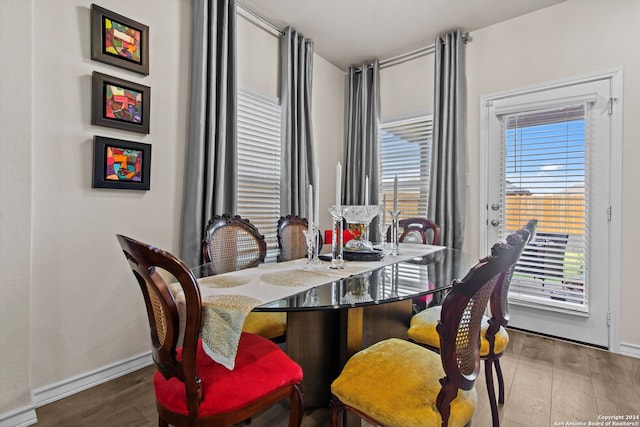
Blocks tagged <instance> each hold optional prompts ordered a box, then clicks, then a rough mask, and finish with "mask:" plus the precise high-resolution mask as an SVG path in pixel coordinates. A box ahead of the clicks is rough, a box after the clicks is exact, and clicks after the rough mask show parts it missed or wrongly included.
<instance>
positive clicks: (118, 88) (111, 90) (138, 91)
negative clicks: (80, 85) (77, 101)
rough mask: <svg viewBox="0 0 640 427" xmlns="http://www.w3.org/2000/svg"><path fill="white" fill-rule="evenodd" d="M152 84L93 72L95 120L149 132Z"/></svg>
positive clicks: (108, 124)
mask: <svg viewBox="0 0 640 427" xmlns="http://www.w3.org/2000/svg"><path fill="white" fill-rule="evenodd" d="M150 97H151V88H150V87H149V86H145V85H141V84H138V83H134V82H130V81H127V80H123V79H119V78H117V77H113V76H108V75H106V74H102V73H99V72H97V71H94V72H93V81H92V91H91V98H92V100H91V124H92V125H99V126H106V127H111V128H115V129H124V130H129V131H132V132H139V133H145V134H148V133H149V113H150V111H149V110H150V106H151V99H150Z"/></svg>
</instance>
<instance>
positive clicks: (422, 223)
mask: <svg viewBox="0 0 640 427" xmlns="http://www.w3.org/2000/svg"><path fill="white" fill-rule="evenodd" d="M398 227H399V228H400V229H401V230H402V232H401V233H400V236H399V237H398V241H399V242H400V243H403V242H406V243H422V244H424V245H439V244H440V226H439V225H438V224H436V223H435V222H434V221H431V220H430V219H426V218H404V219H401V220H399V221H398ZM387 241H389V242H390V241H391V227H389V228H387Z"/></svg>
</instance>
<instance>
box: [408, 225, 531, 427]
mask: <svg viewBox="0 0 640 427" xmlns="http://www.w3.org/2000/svg"><path fill="white" fill-rule="evenodd" d="M536 224H537V221H536V220H531V221H529V222H528V223H527V225H526V226H525V227H524V228H522V229H521V230H518V231H516V232H515V233H513V234H512V235H510V236H508V237H507V239H506V240H507V245H504V244H496V245H494V247H493V248H492V253H493V254H496V253H498V252H500V251H504V250H505V248H508V247H514V248H515V251H516V252H514V255H515V258H514V259H513V261H512V263H511V264H509V265H508V267H507V268H506V269H505V271H503V272H502V273H501V275H500V280H499V281H498V284H497V285H496V287H495V289H494V291H493V294H492V295H491V299H490V304H489V307H490V309H491V317H488V316H483V318H482V325H481V329H480V331H481V337H480V357H481V359H482V360H484V361H485V380H486V383H487V391H488V394H489V402H490V404H491V416H492V419H493V426H494V427H497V426H499V425H500V422H499V416H498V415H499V414H498V407H497V404H496V397H495V390H494V386H493V370H492V368H493V366H495V369H496V374H497V378H498V390H499V399H498V401H499V402H500V403H504V380H503V377H502V369H501V368H500V361H499V358H500V357H501V356H502V353H503V352H504V350H505V348H506V347H507V344H508V343H509V334H508V333H507V330H506V329H505V327H506V326H507V323H508V319H509V314H508V309H507V294H508V292H509V284H510V283H511V277H512V275H513V271H514V269H515V265H516V263H517V262H518V260H519V259H520V255H521V254H522V251H523V250H524V247H525V246H526V245H527V243H528V242H529V241H530V240H531V238H532V236H533V234H534V233H535V228H536ZM441 309H442V307H441V306H434V307H429V308H427V309H426V310H423V311H421V312H420V313H418V314H416V315H414V316H413V317H412V318H411V325H410V328H409V330H408V332H407V335H408V336H409V340H410V341H413V342H416V343H418V344H420V345H423V346H425V347H428V348H430V349H432V350H436V351H439V349H440V341H439V337H438V333H437V331H436V328H437V324H438V320H439V319H440V313H441Z"/></svg>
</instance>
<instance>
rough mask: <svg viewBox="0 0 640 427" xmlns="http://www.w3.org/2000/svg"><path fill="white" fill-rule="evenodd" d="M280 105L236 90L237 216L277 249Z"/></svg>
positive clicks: (271, 246) (270, 247) (268, 245)
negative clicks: (258, 231) (251, 225)
mask: <svg viewBox="0 0 640 427" xmlns="http://www.w3.org/2000/svg"><path fill="white" fill-rule="evenodd" d="M280 112H281V108H280V104H279V102H278V101H277V100H269V99H266V98H263V97H261V96H258V95H255V94H252V93H249V92H247V91H244V90H238V214H239V215H240V216H242V217H243V218H247V219H249V220H250V221H251V222H252V223H253V224H254V225H255V226H256V227H257V228H258V230H260V233H262V234H264V236H265V239H266V242H267V248H268V249H275V248H277V237H276V229H277V224H278V219H279V218H280V158H281V156H280V154H281V142H280V134H281V128H280V121H281V120H280Z"/></svg>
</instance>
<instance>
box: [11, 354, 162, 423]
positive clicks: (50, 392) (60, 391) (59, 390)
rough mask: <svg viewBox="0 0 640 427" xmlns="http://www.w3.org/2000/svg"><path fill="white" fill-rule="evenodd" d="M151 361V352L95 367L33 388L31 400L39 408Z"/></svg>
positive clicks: (147, 364)
mask: <svg viewBox="0 0 640 427" xmlns="http://www.w3.org/2000/svg"><path fill="white" fill-rule="evenodd" d="M152 363H153V360H152V359H151V352H148V353H143V354H141V355H138V356H134V357H132V358H130V359H128V360H123V361H121V362H118V363H114V364H113V365H109V366H105V367H103V368H100V369H97V370H95V371H93V372H88V373H86V374H83V375H80V376H77V377H75V378H70V379H68V380H64V381H60V382H59V383H56V384H51V385H48V386H46V387H42V388H39V389H36V390H33V401H34V403H35V406H36V408H39V407H40V406H43V405H46V404H48V403H51V402H55V401H56V400H60V399H63V398H65V397H67V396H71V395H72V394H76V393H79V392H81V391H83V390H86V389H88V388H91V387H94V386H97V385H99V384H102V383H105V382H107V381H111V380H113V379H115V378H118V377H121V376H123V375H126V374H128V373H130V372H134V371H137V370H138V369H142V368H144V367H146V366H149V365H151V364H152ZM0 427H3V426H0Z"/></svg>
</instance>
